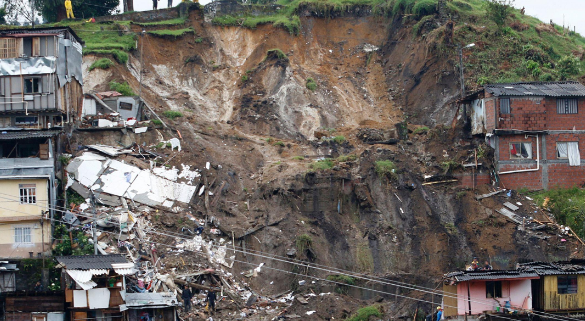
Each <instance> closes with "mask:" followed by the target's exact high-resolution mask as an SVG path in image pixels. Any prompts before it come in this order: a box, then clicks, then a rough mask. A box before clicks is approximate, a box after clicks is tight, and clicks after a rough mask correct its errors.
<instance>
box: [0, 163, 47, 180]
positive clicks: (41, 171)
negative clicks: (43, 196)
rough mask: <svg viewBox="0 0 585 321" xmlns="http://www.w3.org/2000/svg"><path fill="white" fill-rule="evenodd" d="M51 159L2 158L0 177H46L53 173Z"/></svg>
mask: <svg viewBox="0 0 585 321" xmlns="http://www.w3.org/2000/svg"><path fill="white" fill-rule="evenodd" d="M53 167H54V164H53V159H46V160H43V159H40V158H2V159H0V176H1V177H4V178H7V177H15V176H21V177H25V176H26V177H48V176H50V175H51V174H52V173H53Z"/></svg>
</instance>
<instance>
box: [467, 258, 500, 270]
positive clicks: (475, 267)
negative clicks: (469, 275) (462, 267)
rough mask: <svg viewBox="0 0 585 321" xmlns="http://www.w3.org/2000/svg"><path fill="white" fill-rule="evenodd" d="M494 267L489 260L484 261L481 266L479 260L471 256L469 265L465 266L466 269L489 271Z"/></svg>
mask: <svg viewBox="0 0 585 321" xmlns="http://www.w3.org/2000/svg"><path fill="white" fill-rule="evenodd" d="M493 269H494V268H493V267H492V266H491V264H490V262H488V261H485V262H484V263H483V266H480V265H479V261H478V260H477V258H476V257H474V258H473V261H471V265H470V266H469V267H468V268H467V271H491V270H493Z"/></svg>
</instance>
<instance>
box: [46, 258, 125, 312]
mask: <svg viewBox="0 0 585 321" xmlns="http://www.w3.org/2000/svg"><path fill="white" fill-rule="evenodd" d="M55 259H56V260H57V262H59V265H57V267H58V268H63V273H62V274H63V276H64V278H65V280H66V282H65V284H67V289H66V290H65V304H66V309H67V311H68V312H70V316H71V321H74V320H93V319H104V320H123V319H125V315H124V313H123V311H125V310H126V309H127V307H126V305H125V300H124V294H125V292H126V291H125V289H126V279H125V277H124V276H125V275H129V274H134V273H136V270H135V269H134V263H131V262H128V261H127V260H126V258H125V257H124V255H122V254H115V255H82V256H59V257H56V258H55Z"/></svg>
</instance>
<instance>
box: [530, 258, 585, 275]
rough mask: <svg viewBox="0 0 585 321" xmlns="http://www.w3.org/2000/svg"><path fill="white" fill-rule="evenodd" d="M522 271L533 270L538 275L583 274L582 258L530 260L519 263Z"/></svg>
mask: <svg viewBox="0 0 585 321" xmlns="http://www.w3.org/2000/svg"><path fill="white" fill-rule="evenodd" d="M519 269H520V270H522V271H530V272H534V273H536V274H538V275H540V276H543V275H565V274H585V261H584V260H571V261H565V262H554V263H547V262H531V263H523V264H520V267H519Z"/></svg>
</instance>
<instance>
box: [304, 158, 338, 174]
mask: <svg viewBox="0 0 585 321" xmlns="http://www.w3.org/2000/svg"><path fill="white" fill-rule="evenodd" d="M333 166H335V162H334V161H333V160H331V159H321V160H318V161H316V162H313V163H311V164H310V165H309V168H310V169H312V170H315V171H319V170H326V169H332V168H333Z"/></svg>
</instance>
